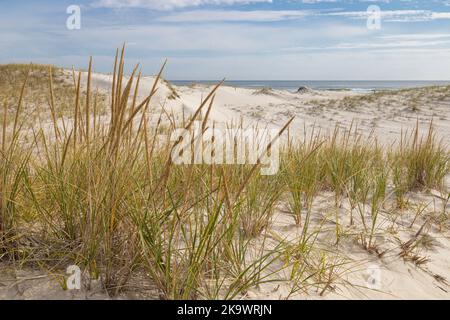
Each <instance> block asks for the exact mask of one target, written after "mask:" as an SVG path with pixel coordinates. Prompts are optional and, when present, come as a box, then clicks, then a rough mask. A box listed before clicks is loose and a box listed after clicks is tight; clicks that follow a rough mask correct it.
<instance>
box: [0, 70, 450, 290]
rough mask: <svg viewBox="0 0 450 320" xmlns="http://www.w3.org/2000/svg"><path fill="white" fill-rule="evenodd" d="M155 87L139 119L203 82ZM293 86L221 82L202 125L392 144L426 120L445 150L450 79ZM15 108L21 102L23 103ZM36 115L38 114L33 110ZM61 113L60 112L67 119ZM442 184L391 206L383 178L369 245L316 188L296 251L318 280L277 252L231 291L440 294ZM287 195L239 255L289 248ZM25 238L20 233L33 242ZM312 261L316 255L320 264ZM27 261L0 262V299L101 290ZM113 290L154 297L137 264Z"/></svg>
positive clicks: (447, 244)
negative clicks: (362, 86) (357, 88)
mask: <svg viewBox="0 0 450 320" xmlns="http://www.w3.org/2000/svg"><path fill="white" fill-rule="evenodd" d="M71 74H72V73H71V71H69V70H63V71H62V75H61V77H62V79H64V81H65V83H66V84H67V85H71V81H72V79H71ZM80 74H81V79H82V81H81V88H82V91H84V92H85V91H86V90H87V79H88V73H87V72H81V73H80ZM127 80H128V78H127V77H125V78H124V79H123V85H122V88H125V87H126V84H127ZM154 81H155V77H142V78H141V79H140V87H139V90H137V91H136V97H134V95H133V94H131V95H130V97H129V99H130V101H131V100H133V99H134V98H136V99H137V100H138V101H142V100H144V99H145V97H146V96H147V95H148V94H149V92H150V90H151V88H152V85H153V83H154ZM112 82H113V79H112V76H111V75H105V74H100V73H93V74H92V75H91V86H92V88H95V90H97V89H98V92H99V93H100V94H102V95H104V96H106V97H109V96H111V87H112ZM157 88H158V90H157V92H156V94H155V95H154V96H152V100H151V101H152V103H151V105H150V109H149V110H148V112H149V114H151V115H152V116H150V118H149V126H155V125H156V123H157V121H158V116H161V115H162V123H163V124H162V125H161V127H162V126H163V125H166V126H168V127H169V126H170V122H171V121H176V122H179V123H182V122H183V119H184V120H185V121H186V119H189V118H190V117H191V116H192V115H193V114H194V113H195V111H196V110H197V108H198V106H199V105H200V104H201V102H202V101H203V99H205V97H207V96H208V93H209V92H211V90H213V86H207V85H201V84H197V85H192V86H175V85H172V84H170V82H168V81H165V80H160V81H159V82H158V84H157ZM91 90H92V89H91ZM92 91H94V90H92ZM92 91H91V92H92ZM301 91H302V92H290V91H287V90H274V89H270V88H264V89H246V88H238V87H231V86H227V84H226V83H225V84H224V85H222V86H221V87H220V88H219V89H217V91H216V93H215V99H214V103H213V105H212V108H211V110H210V112H209V120H208V124H209V125H216V124H217V125H219V124H228V125H230V124H236V125H237V124H241V125H244V126H260V127H264V128H274V129H277V130H280V129H281V128H282V127H283V125H284V124H285V123H286V122H287V121H288V120H289V119H291V118H292V117H294V120H293V122H292V124H291V126H290V127H289V132H288V136H289V138H287V135H285V137H284V138H283V139H284V140H283V142H284V143H287V141H288V140H290V142H291V143H302V142H303V143H305V141H306V140H307V139H308V135H309V134H310V133H311V132H316V133H317V134H319V135H320V136H323V137H327V136H331V135H332V134H333V132H335V129H336V128H337V127H338V128H340V130H342V132H347V131H348V130H354V131H353V132H354V134H355V135H357V134H361V135H362V136H363V137H366V138H368V139H369V138H370V139H374V140H375V141H376V142H377V143H379V144H380V145H383V146H384V147H385V148H390V147H392V146H395V145H398V144H399V143H400V142H401V139H402V135H405V134H407V133H408V132H410V133H412V132H413V131H414V129H415V128H416V127H417V126H418V128H419V131H418V133H417V134H418V135H420V136H421V135H426V133H427V132H428V130H429V126H430V124H431V123H432V124H433V128H434V133H435V134H436V139H437V140H439V141H442V142H443V143H444V145H445V146H446V147H445V148H446V149H445V150H446V152H447V155H448V151H449V149H448V142H449V141H450V94H449V93H450V87H424V88H413V89H402V90H387V91H380V92H375V93H364V94H361V93H355V92H352V91H315V90H312V89H304V90H301ZM108 99H109V98H106V100H107V101H108ZM109 100H110V99H109ZM24 109H27V105H25V106H24ZM202 114H203V115H204V112H203V113H202ZM49 116H50V115H49V114H47V117H49ZM110 116H111V114H110V113H108V112H107V111H106V113H105V114H104V115H102V116H101V117H99V119H100V121H105V122H106V121H107V119H109V118H110ZM45 117H46V116H44V115H41V118H45ZM48 119H50V118H48ZM67 119H69V120H70V117H69V116H68V117H67ZM67 119H66V120H67ZM61 121H62V120H61ZM185 121H184V122H185ZM60 124H61V123H60ZM138 125H139V118H136V120H135V127H137V126H138ZM46 127H47V131H51V129H50V128H51V122H48V123H47V124H45V122H44V128H46ZM60 129H61V130H62V125H61V126H60ZM386 165H387V164H386ZM447 165H448V164H447ZM449 182H450V176H449V175H448V174H447V176H446V178H445V182H444V186H443V189H441V190H437V189H434V188H426V189H422V190H417V191H408V192H407V193H406V198H407V199H408V200H407V205H406V206H404V207H403V208H398V206H397V205H396V202H395V201H396V200H395V198H394V197H393V194H394V192H395V187H394V185H393V182H392V181H388V182H387V185H386V195H387V196H386V198H385V200H383V202H382V204H381V205H380V208H379V216H378V217H377V220H376V221H375V222H374V223H373V230H372V231H373V232H372V234H373V238H374V239H375V243H376V245H374V246H371V247H369V248H364V246H363V245H361V243H360V242H359V238H358V237H359V234H360V232H361V228H362V225H363V224H364V223H365V222H364V221H362V220H361V219H362V218H361V217H359V216H358V215H356V216H355V217H352V221H350V212H351V211H352V210H354V209H355V206H354V204H353V203H352V202H351V201H350V199H349V198H348V197H346V196H343V198H342V199H340V201H339V203H338V204H337V203H336V200H335V199H336V194H335V193H334V192H332V191H331V190H329V191H326V190H323V191H320V192H318V194H317V195H316V196H315V197H314V199H313V202H312V206H311V209H310V221H309V223H310V225H309V229H310V230H314V232H312V231H311V232H312V233H311V235H314V238H315V240H314V244H312V245H311V246H312V247H311V250H313V251H312V252H311V257H309V256H308V258H306V257H305V258H304V259H305V260H304V263H306V264H307V265H308V268H311V270H316V269H320V268H323V270H326V271H325V272H324V273H323V275H321V276H320V277H322V279H318V280H317V281H318V283H322V285H320V286H319V285H318V286H315V285H310V286H308V285H306V286H304V287H301V286H297V284H295V282H293V281H292V272H293V271H292V266H290V267H289V268H285V266H283V264H287V263H288V262H287V261H284V260H283V258H282V257H280V258H279V259H278V260H277V261H275V262H274V263H273V264H272V265H271V266H270V267H268V269H264V270H262V271H261V274H262V275H264V274H266V275H265V276H267V277H268V279H270V280H271V281H273V282H267V283H266V282H265V281H261V283H260V284H258V285H257V286H255V287H253V286H252V287H250V288H248V290H247V291H246V292H245V293H244V294H240V295H239V297H238V298H239V299H450V285H449V281H450V233H449V232H450V231H449V230H450V229H449V216H448V214H449V210H450V203H449V198H448V196H449V194H448V190H449V189H448V188H449ZM288 203H289V196H288V194H287V192H285V193H282V194H280V197H279V198H278V199H277V201H276V202H275V203H274V206H273V213H272V214H271V216H270V218H269V224H268V225H267V227H265V228H264V231H263V232H262V233H261V234H260V235H258V236H257V237H255V239H254V240H253V241H252V249H251V250H249V251H248V252H247V253H246V254H247V255H248V258H249V259H251V257H252V255H257V254H258V252H260V250H269V249H273V248H277V246H280V241H282V242H283V246H285V247H284V248H285V250H288V251H289V252H291V253H292V251H291V250H294V249H292V248H294V247H292V248H291V246H294V244H295V243H296V242H297V241H299V240H298V239H299V238H301V237H302V232H303V230H304V229H303V227H302V226H301V225H298V224H297V223H295V221H294V220H293V219H292V214H291V213H290V212H289V211H290V209H289V206H288ZM257 205H258V204H257ZM363 210H368V212H369V215H370V206H367V208H364V209H363ZM26 239H27V237H26V238H25V239H24V241H33V239H28V240H26ZM289 248H291V249H289ZM292 254H294V255H295V253H292ZM321 257H322V258H321ZM325 257H326V258H325ZM320 263H323V266H322V267H320ZM309 264H311V265H309ZM315 264H318V265H315ZM32 265H33V264H31V265H30V264H26V263H25V264H24V265H23V266H22V267H17V265H14V264H13V265H11V264H9V263H2V264H0V268H1V269H2V272H1V274H0V298H1V299H38V298H46V299H107V298H109V296H108V295H107V294H105V292H104V290H103V284H102V281H101V278H100V279H97V280H89V287H90V290H87V289H86V288H84V289H83V290H75V291H71V290H65V289H64V286H62V285H61V281H64V279H65V278H64V275H63V274H61V270H58V268H56V269H51V271H50V269H49V270H48V272H45V270H43V269H41V268H40V267H37V265H35V266H34V267H32ZM331 265H332V267H331V268H330V266H331ZM60 267H62V266H59V268H60ZM272 270H275V271H272ZM305 272H307V271H305ZM298 277H302V275H298ZM289 279H291V280H289ZM115 298H119V299H143V298H147V299H148V298H150V299H155V298H158V290H157V288H155V287H154V285H153V283H152V280H151V278H150V279H149V277H147V276H146V273H145V271H144V270H137V271H136V272H135V273H133V274H132V275H131V276H130V279H129V283H128V284H127V285H126V286H125V289H124V290H123V291H121V293H120V294H119V295H118V296H116V297H115Z"/></svg>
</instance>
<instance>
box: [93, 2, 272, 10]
mask: <svg viewBox="0 0 450 320" xmlns="http://www.w3.org/2000/svg"><path fill="white" fill-rule="evenodd" d="M272 1H273V0H97V1H95V2H94V3H93V6H94V7H105V8H148V9H154V10H161V11H164V10H172V9H177V8H187V7H198V6H203V5H233V4H250V3H272Z"/></svg>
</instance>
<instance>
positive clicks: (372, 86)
mask: <svg viewBox="0 0 450 320" xmlns="http://www.w3.org/2000/svg"><path fill="white" fill-rule="evenodd" d="M171 82H172V83H173V84H174V85H181V86H188V85H192V84H194V83H198V84H215V83H217V82H218V81H211V80H204V81H203V80H200V81H194V80H173V81H171ZM225 84H226V85H229V86H235V87H241V88H250V89H251V88H255V89H258V88H272V89H279V90H289V91H297V90H298V88H300V87H302V86H306V87H309V88H311V89H314V90H353V91H361V92H370V91H379V90H394V89H404V88H417V87H425V86H433V85H450V81H307V80H298V81H292V80H290V81H251V80H246V81H232V80H230V81H226V82H225Z"/></svg>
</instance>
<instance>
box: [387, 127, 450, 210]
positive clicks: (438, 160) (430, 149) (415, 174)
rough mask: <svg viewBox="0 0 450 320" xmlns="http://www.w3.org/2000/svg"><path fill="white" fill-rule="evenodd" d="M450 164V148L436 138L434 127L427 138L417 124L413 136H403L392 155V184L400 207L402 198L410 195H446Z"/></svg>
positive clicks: (430, 128) (429, 130)
mask: <svg viewBox="0 0 450 320" xmlns="http://www.w3.org/2000/svg"><path fill="white" fill-rule="evenodd" d="M449 160H450V154H449V152H448V148H447V146H446V145H445V144H444V142H443V141H439V140H438V139H437V138H436V135H435V132H434V130H433V125H432V123H431V124H430V126H429V129H428V132H427V133H426V134H425V135H420V128H419V124H418V123H417V125H416V127H415V129H414V131H413V132H412V133H411V134H410V135H408V133H405V134H404V135H402V139H401V141H400V146H399V147H398V149H397V150H396V151H394V152H392V154H391V166H392V170H393V182H394V185H395V190H396V195H397V199H398V204H399V206H400V207H401V206H402V205H403V202H404V200H403V198H404V197H403V195H404V194H405V192H408V191H414V190H421V189H438V190H441V191H445V177H446V176H447V175H448V174H449V173H450V162H449Z"/></svg>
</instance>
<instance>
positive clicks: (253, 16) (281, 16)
mask: <svg viewBox="0 0 450 320" xmlns="http://www.w3.org/2000/svg"><path fill="white" fill-rule="evenodd" d="M310 14H312V12H311V11H307V10H304V11H303V10H286V11H285V10H280V11H270V10H255V11H234V10H226V11H225V10H195V11H187V12H180V13H177V14H172V15H169V16H165V17H161V18H159V19H158V20H159V21H163V22H214V21H216V22H225V21H228V22H233V21H251V22H274V21H282V20H293V19H300V18H303V17H305V16H308V15H310Z"/></svg>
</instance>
